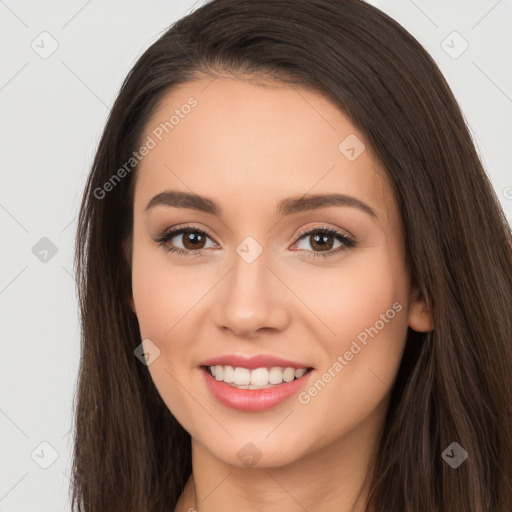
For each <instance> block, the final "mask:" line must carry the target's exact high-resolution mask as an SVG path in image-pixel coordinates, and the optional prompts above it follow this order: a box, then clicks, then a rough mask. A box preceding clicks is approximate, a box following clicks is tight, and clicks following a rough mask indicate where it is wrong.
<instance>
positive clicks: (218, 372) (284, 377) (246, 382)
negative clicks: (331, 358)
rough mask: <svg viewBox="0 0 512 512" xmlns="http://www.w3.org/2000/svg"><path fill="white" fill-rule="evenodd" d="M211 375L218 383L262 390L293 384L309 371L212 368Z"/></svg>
mask: <svg viewBox="0 0 512 512" xmlns="http://www.w3.org/2000/svg"><path fill="white" fill-rule="evenodd" d="M209 368H210V371H211V374H212V375H213V376H214V377H215V379H216V380H218V381H223V382H226V383H227V384H232V385H233V386H234V387H240V388H243V389H262V388H266V387H270V386H272V385H276V384H281V383H282V382H283V381H284V382H291V381H292V380H294V379H300V377H302V376H303V375H304V374H305V373H306V371H307V369H306V368H298V369H295V368H291V367H288V368H282V367H279V366H275V367H272V368H255V369H254V370H249V369H248V368H242V367H240V366H237V367H235V368H233V367H232V366H229V365H228V366H222V365H215V366H210V367H209Z"/></svg>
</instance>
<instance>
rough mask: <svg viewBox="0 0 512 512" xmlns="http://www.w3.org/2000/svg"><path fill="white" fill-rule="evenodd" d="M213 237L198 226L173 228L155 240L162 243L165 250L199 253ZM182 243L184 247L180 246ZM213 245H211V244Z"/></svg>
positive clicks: (181, 253)
mask: <svg viewBox="0 0 512 512" xmlns="http://www.w3.org/2000/svg"><path fill="white" fill-rule="evenodd" d="M208 239H211V237H210V236H209V235H208V233H205V232H204V231H203V230H201V229H197V228H192V227H189V228H171V229H168V230H166V231H165V232H163V233H162V234H161V235H160V236H159V237H158V238H157V239H155V242H157V243H158V244H159V245H161V246H162V247H163V248H164V250H165V251H167V252H174V253H177V254H180V255H188V254H190V255H197V254H199V253H200V251H202V250H203V249H206V248H207V247H206V246H205V244H206V242H207V241H208ZM180 245H181V246H182V247H180ZM210 247H211V246H210Z"/></svg>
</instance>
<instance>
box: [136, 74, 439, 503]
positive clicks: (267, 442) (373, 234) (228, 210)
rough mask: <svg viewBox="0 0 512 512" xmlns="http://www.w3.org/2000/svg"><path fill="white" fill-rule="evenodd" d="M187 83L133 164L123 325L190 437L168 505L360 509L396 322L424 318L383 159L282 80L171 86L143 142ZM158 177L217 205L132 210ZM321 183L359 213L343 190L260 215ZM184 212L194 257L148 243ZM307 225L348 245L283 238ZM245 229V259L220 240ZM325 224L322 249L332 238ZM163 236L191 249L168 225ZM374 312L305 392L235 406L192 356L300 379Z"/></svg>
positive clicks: (317, 369)
mask: <svg viewBox="0 0 512 512" xmlns="http://www.w3.org/2000/svg"><path fill="white" fill-rule="evenodd" d="M190 96H193V97H194V98H196V99H197V102H198V104H197V106H196V107H195V108H194V109H193V110H192V111H191V112H190V114H188V115H187V116H184V118H182V119H180V121H179V124H177V125H176V126H175V127H174V129H173V130H172V131H170V133H168V134H166V135H164V137H163V138H162V140H161V141H159V142H158V144H157V145H156V147H155V148H154V149H152V150H151V151H150V152H149V154H148V155H147V156H145V158H144V159H143V160H142V162H141V163H140V165H139V168H138V169H137V173H138V174H137V183H136V188H135V197H134V231H133V249H132V250H133V255H132V285H133V301H132V308H133V310H134V311H135V313H136V315H137V318H138V321H139V326H140V331H141V339H142V340H145V339H150V340H151V341H152V343H154V345H156V346H157V347H158V348H159V350H160V355H159V357H158V358H157V359H155V360H154V362H153V363H152V364H150V365H149V366H148V371H149V372H150V374H151V377H152V379H153V381H154V383H155V386H156V388H157V389H158V392H159V393H160V395H161V397H162V399H163V400H164V402H165V403H166V405H167V407H168V408H169V409H170V411H171V412H172V414H173V415H174V416H175V417H176V418H177V420H178V421H179V422H180V423H181V425H183V427H184V428H185V429H186V430H187V431H188V432H189V433H190V435H191V439H192V458H193V473H192V475H191V476H190V478H189V480H188V482H187V486H186V488H185V491H184V493H183V494H182V496H181V498H180V500H179V502H178V504H177V506H176V508H175V512H186V511H189V510H190V509H191V508H192V507H195V508H196V509H197V510H198V511H199V512H216V511H219V510H222V511H223V512H235V511H236V512H239V511H240V510H243V511H247V512H256V511H259V510H265V511H266V512H278V511H279V512H281V511H282V510H286V511H289V512H294V511H297V512H299V511H304V510H308V511H310V512H313V511H322V512H327V511H336V512H349V511H354V512H356V511H357V512H358V511H361V510H363V502H364V498H365V497H366V489H365V490H364V491H363V493H362V496H361V499H360V501H359V502H358V503H357V504H356V505H355V506H354V507H353V504H354V501H355V498H356V495H357V491H358V490H359V488H360V487H361V485H362V483H363V479H364V476H365V473H366V471H367V469H368V465H369V462H370V457H371V456H372V455H373V453H374V451H375V450H376V447H377V443H378V441H379V438H380V435H381V432H382V427H383V422H384V417H385V414H386V410H387V407H388V403H389V393H390V389H391V387H392V385H393V381H394V379H395V377H396V374H397V371H398V367H399V364H400V360H401V356H402V353H403V349H404V344H405V340H406V335H407V327H408V326H410V327H412V328H413V329H415V330H418V331H426V330H430V329H432V328H433V322H432V318H431V316H430V315H429V313H428V311H427V310H426V305H425V303H424V301H423V300H422V298H421V295H419V294H418V290H416V289H414V288H412V287H411V284H410V275H409V274H408V272H407V269H406V265H405V260H404V246H403V243H404V242H403V240H404V238H403V237H404V234H403V227H402V225H401V220H400V212H399V210H398V206H397V203H396V200H395V198H394V195H393V193H392V190H391V187H390V185H389V183H388V182H387V180H386V175H385V172H384V171H383V170H382V169H381V168H380V167H379V165H378V163H377V162H376V161H375V160H374V159H373V158H372V156H371V154H370V150H369V144H367V143H365V144H366V150H364V151H363V152H362V153H361V154H360V155H359V156H358V157H357V158H356V159H355V160H353V161H350V160H349V159H348V158H347V157H346V156H345V155H344V154H343V153H342V152H341V151H340V150H339V149H338V146H339V144H340V142H341V141H343V140H344V139H345V138H346V137H347V136H348V135H349V134H355V135H356V136H357V137H358V138H359V139H360V140H361V141H363V142H364V136H363V135H362V134H361V133H360V132H359V131H358V130H357V129H356V128H355V127H354V126H353V125H352V124H351V122H350V121H349V120H348V119H347V117H346V116H345V115H343V114H342V113H341V112H340V110H339V109H338V108H337V107H336V106H335V105H334V104H332V103H331V102H330V101H328V100H327V99H326V98H324V97H323V96H322V95H320V94H318V93H316V92H313V91H311V90H306V89H303V88H300V89H299V88H294V87H290V86H287V85H283V84H279V85H278V86H277V85H274V86H272V87H262V86H261V85H257V84H253V83H249V82H247V81H244V80H242V79H238V80H235V79H233V78H217V79H215V80H213V81H212V79H211V78H201V79H199V80H197V81H194V82H190V83H187V84H183V85H180V86H179V87H177V88H175V89H173V90H172V91H170V92H168V93H167V94H166V95H165V97H164V98H163V100H162V101H161V102H160V104H159V108H158V109H157V110H156V112H155V113H154V115H153V117H152V119H151V120H150V121H149V122H148V124H147V128H146V130H147V131H146V134H145V135H144V137H143V140H146V137H147V136H148V135H151V133H152V130H153V129H154V128H155V127H156V126H158V125H159V124H160V123H161V122H165V121H167V120H169V118H170V116H171V115H172V114H173V113H174V111H175V109H176V108H180V106H182V105H184V104H186V103H187V99H188V98H189V97H190ZM166 190H177V191H183V192H188V193H194V194H199V195H201V196H206V197H207V198H209V199H211V200H212V201H214V202H215V203H217V204H218V205H219V207H220V208H221V209H222V214H219V215H214V214H212V213H207V212H203V211H197V210H194V209H191V208H179V207H176V206H168V205H162V204H160V205H157V206H154V207H153V208H150V209H149V210H147V211H146V206H147V205H148V203H149V201H150V200H151V199H152V198H153V197H154V196H155V195H157V194H159V193H161V192H164V191H166ZM333 192H336V193H338V194H346V195H349V196H352V197H355V198H357V199H358V200H360V201H362V202H364V203H366V205H368V206H369V207H370V208H371V209H372V210H374V212H375V214H376V216H375V217H372V216H371V215H369V214H368V213H367V212H365V211H363V210H362V209H359V208H357V207H355V206H346V205H345V206H333V205H331V206H325V207H322V208H319V209H314V210H307V211H301V212H296V213H292V214H290V215H283V216H280V215H279V214H278V211H277V205H278V204H279V202H280V201H282V200H284V199H287V198H290V197H297V198H300V197H302V196H304V195H305V194H308V195H312V194H322V193H327V194H330V193H333ZM190 224H193V228H194V229H195V230H199V234H201V231H206V232H207V233H211V235H212V236H210V235H209V234H206V235H204V234H203V235H202V236H203V237H206V238H205V241H204V243H203V245H199V246H198V247H199V248H201V249H202V254H199V255H197V254H195V255H189V254H188V255H178V254H175V253H172V252H166V251H165V250H164V247H162V246H160V245H158V243H156V242H155V241H154V240H155V239H156V238H157V237H158V236H159V235H160V234H161V232H162V231H164V230H165V229H167V228H169V227H172V226H179V227H182V226H183V227H187V226H188V225H190ZM318 227H329V228H332V229H335V230H337V231H338V232H340V233H341V234H344V235H350V236H352V237H353V238H354V239H355V241H356V245H355V246H354V247H350V248H347V249H346V250H343V251H340V252H337V253H336V254H333V255H332V256H331V257H326V258H323V257H322V256H321V255H320V256H318V254H319V253H320V252H322V249H321V248H319V246H318V245H316V244H315V239H314V238H315V237H314V235H306V236H303V235H301V236H300V237H298V236H297V234H298V233H299V230H302V229H307V230H308V231H309V230H313V229H314V228H318ZM194 232H195V233H197V231H194ZM248 236H251V237H252V238H253V239H254V240H255V241H256V242H257V243H258V244H259V246H260V247H261V248H262V250H263V252H262V253H261V254H260V255H259V257H257V258H256V259H255V261H253V262H251V263H247V261H245V260H244V259H243V258H242V257H241V256H239V254H238V253H237V252H236V249H237V247H238V246H239V244H240V243H241V242H242V241H243V240H244V239H245V238H246V237H248ZM325 236H327V238H326V239H325V240H326V241H327V244H326V245H328V247H326V245H324V247H326V250H330V251H331V252H332V253H333V252H335V251H336V250H337V249H338V248H339V247H342V246H343V242H340V241H339V239H338V238H336V236H333V235H329V234H328V233H327V234H325ZM329 244H330V245H329ZM166 245H167V246H168V247H169V246H174V247H177V248H180V249H182V250H188V251H192V250H193V249H192V247H193V245H192V244H190V243H187V240H186V239H185V236H184V235H183V234H178V235H173V236H172V238H171V239H170V240H169V241H167V242H166ZM315 254H316V255H317V257H315ZM308 255H310V256H311V257H310V258H308V257H307V256H308ZM393 304H395V308H396V305H397V304H398V306H399V307H398V308H396V309H393ZM400 306H401V307H400ZM398 309H399V311H398ZM389 311H391V312H392V319H389V318H390V316H391V313H389ZM386 312H388V313H386ZM385 314H387V315H389V316H388V317H386V318H387V321H385V322H382V321H381V322H378V321H379V319H381V318H383V316H381V315H385ZM376 322H378V323H376ZM376 325H377V326H379V327H377V331H378V333H377V334H376V335H374V336H373V337H370V336H369V337H368V340H367V344H366V345H363V344H361V343H359V345H360V346H361V347H362V349H361V350H360V351H359V352H358V353H357V355H354V356H353V358H351V360H348V358H345V359H344V361H345V363H346V365H345V364H344V366H343V369H342V370H341V371H338V372H335V375H336V376H335V377H332V378H331V379H330V380H329V382H328V383H327V384H326V385H325V386H324V387H323V388H321V390H320V391H319V392H317V393H316V394H314V396H310V400H309V401H308V402H307V403H304V402H305V400H303V402H302V403H301V402H300V401H299V400H298V395H295V396H292V397H291V398H289V399H287V400H285V401H284V402H282V403H280V404H278V405H277V406H275V407H273V408H270V409H268V410H265V411H260V412H253V411H252V412H244V411H239V410H235V409H232V408H230V407H228V406H226V405H224V404H222V403H220V402H219V401H218V400H217V399H216V398H215V397H214V396H213V395H212V394H211V393H210V391H209V390H208V388H207V387H206V386H205V383H204V379H203V378H202V377H203V375H202V374H201V373H200V372H201V371H202V370H200V369H199V368H198V364H199V363H200V362H201V361H203V360H205V359H208V358H211V357H214V356H219V355H225V354H234V353H237V354H243V355H254V354H272V355H276V356H279V357H283V358H286V359H291V360H294V361H300V362H304V363H308V365H310V366H312V367H313V368H314V370H313V372H312V375H310V378H309V381H308V382H309V384H308V386H307V388H306V389H305V391H307V390H308V389H309V388H310V387H311V386H313V385H314V383H315V382H316V381H317V380H318V379H320V378H321V377H322V375H323V374H324V373H325V372H326V371H327V370H328V369H329V368H331V369H332V367H333V364H334V363H335V362H336V361H337V357H338V356H339V355H342V356H343V354H345V353H346V352H347V351H350V347H351V344H352V343H353V341H354V340H357V339H358V338H357V336H358V335H360V334H361V333H362V332H364V331H365V329H366V328H370V327H372V326H376ZM381 325H382V327H381ZM302 391H304V390H302ZM249 442H250V443H252V444H253V445H254V446H255V447H256V448H257V450H258V452H259V454H260V456H261V458H260V459H259V460H258V462H257V463H256V465H254V466H252V467H248V466H246V465H245V464H244V463H243V462H242V461H241V459H240V458H239V457H238V456H237V454H238V452H239V450H240V449H241V448H242V447H244V446H245V445H246V444H247V443H249ZM196 495H197V503H196Z"/></svg>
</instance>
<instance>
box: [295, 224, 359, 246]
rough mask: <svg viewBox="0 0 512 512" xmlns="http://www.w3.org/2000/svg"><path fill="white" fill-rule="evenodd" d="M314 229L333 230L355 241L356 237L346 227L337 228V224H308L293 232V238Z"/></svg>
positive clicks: (296, 238)
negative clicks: (334, 225) (333, 225)
mask: <svg viewBox="0 0 512 512" xmlns="http://www.w3.org/2000/svg"><path fill="white" fill-rule="evenodd" d="M315 230H326V231H333V232H337V233H338V234H340V235H343V236H346V237H347V238H350V239H351V240H353V241H355V239H356V238H355V236H354V235H353V234H352V233H350V232H349V231H347V230H346V229H342V228H339V227H338V226H336V227H332V226H328V225H327V224H319V225H317V226H308V227H305V228H301V229H300V230H299V231H298V232H297V233H295V235H294V237H293V238H294V239H295V240H296V241H297V240H298V239H299V238H301V237H302V236H303V235H306V234H310V233H311V231H315ZM294 243H295V242H294Z"/></svg>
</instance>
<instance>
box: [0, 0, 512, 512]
mask: <svg viewBox="0 0 512 512" xmlns="http://www.w3.org/2000/svg"><path fill="white" fill-rule="evenodd" d="M201 3H203V2H202V1H201V0H200V1H199V2H197V1H191V0H187V1H186V0H180V1H177V0H174V1H170V0H167V1H161V0H154V1H152V2H143V1H142V0H130V1H123V2H121V1H117V2H114V1H112V0H110V1H103V2H100V1H99V0H89V1H86V0H73V1H68V2H64V1H62V2H57V1H46V2H37V1H35V0H31V1H21V0H6V1H1V0H0V47H1V48H2V50H3V51H2V61H1V65H0V108H1V117H0V140H1V141H2V153H1V160H0V163H1V165H0V169H1V180H2V181H1V184H2V186H1V187H0V226H1V229H2V245H1V248H2V251H1V252H0V258H1V259H0V314H1V319H0V326H1V327H0V328H1V337H0V342H1V355H0V390H1V396H0V433H1V436H0V450H1V451H0V512H18V511H27V510H31V511H41V512H42V511H53V512H55V511H58V510H69V509H70V507H69V499H68V485H69V479H68V475H69V474H70V464H71V446H72V436H71V435H70V428H71V421H72V419H71V418H72V416H71V414H72V411H71V403H72V402H71V400H72V398H73V392H74V386H75V380H76V375H77V369H78V356H79V329H78V316H77V304H76V297H75V288H74V280H73V279H74V276H73V244H74V233H75V229H76V217H77V214H78V208H79V204H80V199H81V195H82V190H83V187H84V184H85V179H86V176H87V173H88V170H89V167H90V165H91V163H92V159H93V155H94V151H95V149H96V145H97V143H98V141H99V137H100V134H101V131H102V129H103V126H104V123H105V121H106V117H107V113H108V111H109V108H110V106H111V105H112V103H113V100H114V98H115V96H116V93H117V91H118V89H119V87H120V85H121V82H122V80H123V79H124V77H125V75H126V74H127V73H128V71H129V70H130V68H131V67H132V66H133V64H134V63H135V61H136V59H137V58H138V57H139V56H140V55H141V54H142V52H143V51H144V50H145V49H146V48H147V47H148V46H149V45H150V44H151V43H153V42H154V41H155V40H156V39H157V38H158V37H159V36H160V35H161V34H162V32H163V31H164V30H165V29H166V28H167V27H168V26H169V25H170V24H171V23H172V22H173V21H174V20H176V19H178V18H179V17H181V16H183V15H184V14H186V13H188V12H190V10H192V9H193V8H195V7H197V6H199V4H201ZM370 3H372V4H373V5H376V6H377V7H379V8H381V9H382V10H383V11H385V12H386V13H388V14H389V15H390V16H392V17H393V18H394V19H396V20H397V21H398V22H399V23H401V24H402V25H403V26H404V27H405V28H406V29H407V30H409V32H411V33H412V34H413V35H414V36H415V37H416V38H417V39H418V40H419V41H420V42H421V43H422V44H423V46H424V47H425V48H426V49H427V50H428V51H429V53H430V54H431V55H432V56H433V58H434V59H435V61H436V62H437V63H438V65H439V66H440V68H441V70H442V72H443V73H444V75H445V77H446V78H447V80H448V82H449V84H450V85H451V87H452V89H453V91H454V93H455V96H456V97H457V99H458V101H459V103H460V105H461V107H462V110H463V112H464V113H465V116H466V119H467V121H468V124H469V126H470V128H471V132H472V134H473V138H474V141H475V144H476V146H477V148H478V151H479V152H480V155H481V158H482V160H483V163H484V165H485V167H486V169H487V172H488V174H489V176H490V178H491V181H492V182H493V185H494V187H495V189H496V192H497V194H498V196H499V198H500V200H501V203H502V205H503V207H504V209H505V211H506V213H507V216H508V218H509V220H511V219H512V173H511V170H510V169H511V160H512V157H511V152H510V146H511V143H512V123H511V122H510V121H511V114H512V59H511V53H512V51H511V50H512V31H511V30H510V26H512V1H511V0H500V1H496V0H479V1H475V0H473V1H467V0H466V1H463V0H460V1H441V0H436V1H430V2H429V1H426V0H416V1H414V2H413V1H412V0H399V1H391V0H382V1H378V0H376V1H372V2H370ZM194 6H195V7H194ZM454 31H455V32H457V33H458V35H457V34H453V32H454ZM43 32H47V34H42V33H43ZM41 34H42V35H41ZM466 44H468V45H469V46H468V48H467V49H466V50H465V51H464V52H462V50H464V48H465V46H466ZM55 45H58V47H57V48H56V49H55V51H54V52H53V53H52V54H51V55H48V54H49V53H50V52H51V50H52V49H53V46H55ZM459 54H460V55H459ZM43 238H45V239H43ZM41 239H43V240H41ZM34 247H35V248H34ZM45 251H47V252H45ZM55 251H56V252H55ZM41 443H43V444H41Z"/></svg>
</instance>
